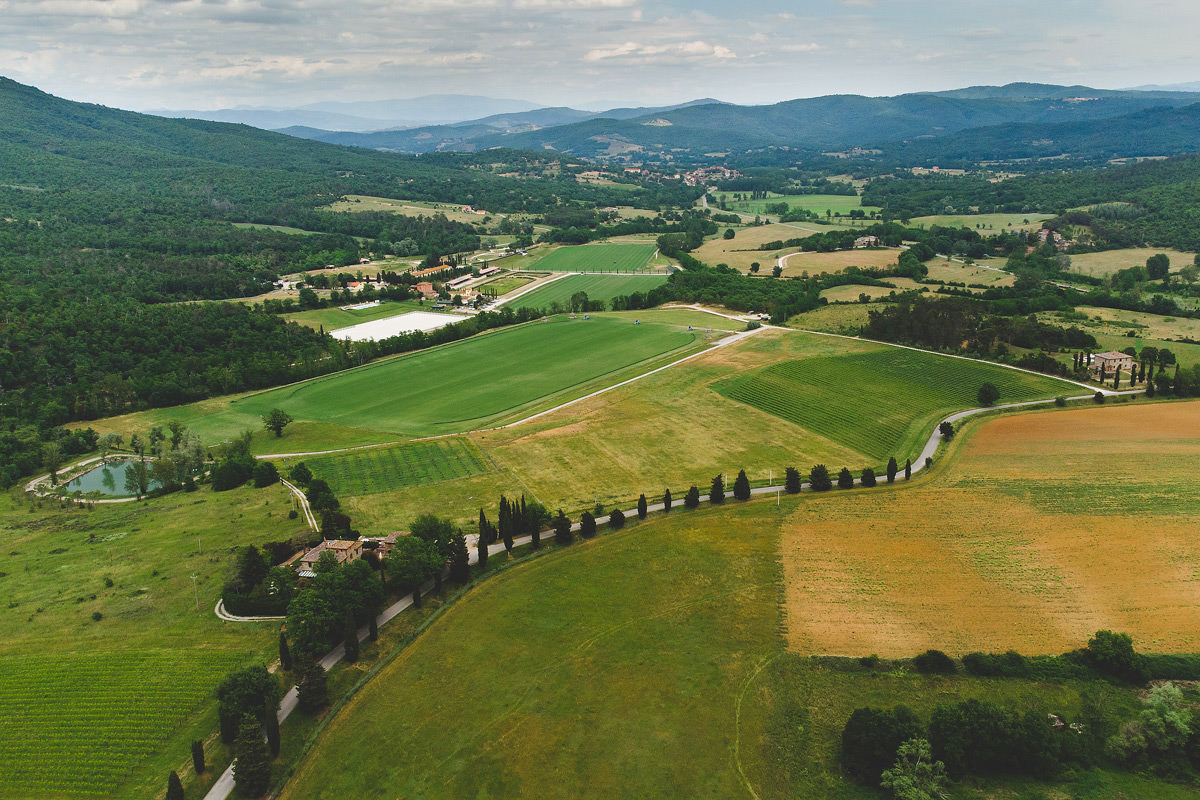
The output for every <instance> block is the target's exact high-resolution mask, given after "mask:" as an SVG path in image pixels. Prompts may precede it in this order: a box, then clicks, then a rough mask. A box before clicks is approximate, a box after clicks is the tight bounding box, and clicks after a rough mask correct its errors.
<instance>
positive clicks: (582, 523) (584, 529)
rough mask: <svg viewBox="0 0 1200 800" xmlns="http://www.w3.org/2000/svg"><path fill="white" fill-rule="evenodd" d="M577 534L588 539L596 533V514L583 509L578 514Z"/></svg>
mask: <svg viewBox="0 0 1200 800" xmlns="http://www.w3.org/2000/svg"><path fill="white" fill-rule="evenodd" d="M579 535H580V536H582V537H583V538H585V539H590V538H592V537H593V536H595V535H596V515H595V514H593V513H592V512H590V511H585V512H583V513H582V514H580V515H579Z"/></svg>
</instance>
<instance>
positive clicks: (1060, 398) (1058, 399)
mask: <svg viewBox="0 0 1200 800" xmlns="http://www.w3.org/2000/svg"><path fill="white" fill-rule="evenodd" d="M1066 404H1067V398H1065V397H1063V396H1062V395H1061V394H1060V395H1059V396H1058V397H1056V398H1054V405H1056V406H1058V407H1059V408H1062V407H1063V406H1065V405H1066Z"/></svg>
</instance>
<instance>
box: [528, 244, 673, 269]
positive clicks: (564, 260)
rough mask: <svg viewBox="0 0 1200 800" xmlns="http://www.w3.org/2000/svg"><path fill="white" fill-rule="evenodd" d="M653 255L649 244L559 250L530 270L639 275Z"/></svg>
mask: <svg viewBox="0 0 1200 800" xmlns="http://www.w3.org/2000/svg"><path fill="white" fill-rule="evenodd" d="M653 255H654V245H652V244H586V245H579V246H572V247H560V248H558V249H557V250H554V251H552V252H551V253H549V254H548V255H546V256H545V257H543V258H542V259H540V260H539V261H538V262H537V263H536V264H534V265H533V267H532V268H533V269H536V270H539V271H542V272H640V271H644V270H645V269H646V263H647V262H648V261H649V260H650V257H651V256H653Z"/></svg>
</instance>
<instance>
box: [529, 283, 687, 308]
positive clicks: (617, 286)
mask: <svg viewBox="0 0 1200 800" xmlns="http://www.w3.org/2000/svg"><path fill="white" fill-rule="evenodd" d="M666 282H667V276H666V275H568V276H567V277H565V278H560V279H558V280H556V281H553V282H551V283H548V284H546V285H545V286H542V287H540V288H538V289H535V290H534V291H532V292H529V293H527V294H523V295H521V296H520V297H518V298H517V299H516V300H514V301H512V302H511V303H509V304H508V305H509V306H510V307H511V308H514V309H518V308H545V309H550V308H554V306H555V304H556V303H557V304H558V306H559V307H560V308H569V307H570V303H571V297H572V296H573V295H575V294H576V293H578V292H584V293H586V294H587V296H588V299H589V300H599V301H601V302H603V303H607V302H608V301H609V300H612V299H613V298H614V297H617V296H619V295H627V294H633V293H634V292H642V293H645V292H648V291H650V290H651V289H653V288H654V287H656V286H661V285H662V284H664V283H666Z"/></svg>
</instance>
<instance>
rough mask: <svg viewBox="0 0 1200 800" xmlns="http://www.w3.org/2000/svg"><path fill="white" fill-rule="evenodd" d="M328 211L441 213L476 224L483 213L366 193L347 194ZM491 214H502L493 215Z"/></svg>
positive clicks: (454, 205) (408, 214)
mask: <svg viewBox="0 0 1200 800" xmlns="http://www.w3.org/2000/svg"><path fill="white" fill-rule="evenodd" d="M328 208H329V210H330V211H334V212H341V213H351V212H356V211H388V212H391V213H392V214H399V215H401V216H404V217H432V216H433V215H434V214H442V215H444V216H445V217H446V219H448V220H450V221H451V222H466V223H469V224H471V225H475V224H478V223H479V222H480V221H481V220H482V219H483V217H484V215H483V214H474V213H472V212H470V211H463V210H462V209H463V207H462V206H461V205H457V204H454V203H426V202H421V201H416V200H393V199H392V198H389V197H369V196H367V195H360V194H349V195H346V197H345V198H343V199H342V200H339V201H337V202H336V203H331V204H330V205H329V206H328ZM493 216H503V215H502V214H501V215H493Z"/></svg>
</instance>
